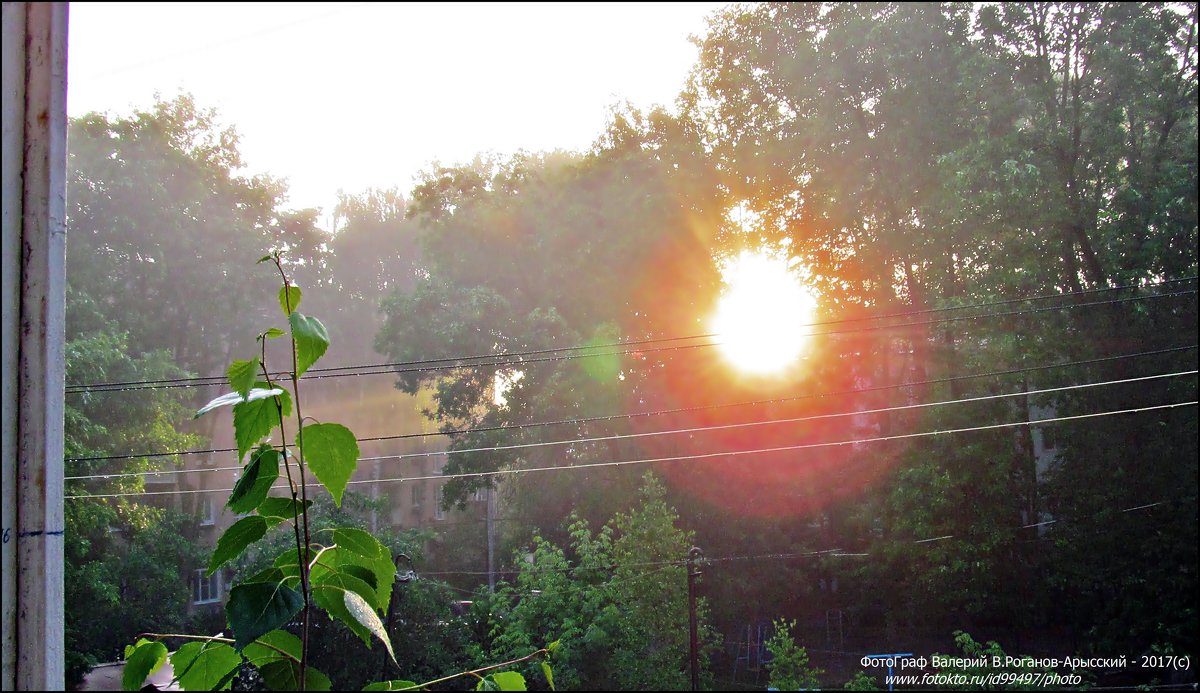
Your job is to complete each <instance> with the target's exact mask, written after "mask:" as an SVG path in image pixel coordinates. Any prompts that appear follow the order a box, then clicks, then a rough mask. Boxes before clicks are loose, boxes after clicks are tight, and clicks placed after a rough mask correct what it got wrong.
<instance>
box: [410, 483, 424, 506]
mask: <svg viewBox="0 0 1200 693" xmlns="http://www.w3.org/2000/svg"><path fill="white" fill-rule="evenodd" d="M423 500H425V487H424V486H422V485H421V483H420V482H418V483H415V484H413V487H412V507H413V508H414V509H416V508H420V507H421V501H423Z"/></svg>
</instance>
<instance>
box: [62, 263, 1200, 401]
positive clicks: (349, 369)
mask: <svg viewBox="0 0 1200 693" xmlns="http://www.w3.org/2000/svg"><path fill="white" fill-rule="evenodd" d="M1192 279H1194V277H1191V278H1184V279H1175V280H1170V281H1167V282H1163V283H1161V284H1155V285H1151V286H1153V287H1158V286H1166V285H1168V284H1175V283H1180V282H1186V281H1191V280H1192ZM1130 288H1143V287H1133V286H1123V287H1114V288H1111V289H1092V290H1087V291H1081V292H1071V293H1064V294H1053V295H1043V296H1035V297H1030V298H1024V299H1008V300H1004V301H996V302H991V303H979V304H971V305H965V306H952V307H947V308H931V309H926V310H922V311H911V312H907V313H890V314H884V315H878V316H871V317H863V318H845V319H838V320H827V321H817V322H812V323H804V324H802V325H800V327H823V326H827V325H836V324H844V323H850V322H864V321H878V320H886V319H890V318H905V317H910V316H913V315H921V314H931V313H937V312H947V311H953V310H965V309H970V308H980V307H991V306H996V305H1006V304H1009V303H1014V302H1028V301H1038V300H1046V299H1054V298H1063V297H1068V296H1080V295H1085V294H1092V293H1100V292H1110V291H1118V290H1123V289H1130ZM1195 293H1196V290H1195V289H1190V290H1184V291H1174V292H1168V293H1161V294H1148V295H1143V296H1128V297H1125V298H1117V299H1109V300H1105V301H1091V302H1083V303H1070V304H1063V305H1055V306H1044V307H1040V308H1031V309H1027V310H1019V311H1007V312H1000V313H981V314H975V315H960V316H951V317H947V318H940V319H936V320H924V321H914V322H906V323H901V324H893V325H879V326H873V327H858V328H852V329H846V330H826V331H821V332H813V333H810V334H808V335H805V336H808V337H813V336H822V335H831V334H847V333H855V332H870V331H877V330H894V329H898V328H905V327H920V326H927V325H935V324H943V323H950V322H958V321H963V320H976V319H980V318H996V317H1013V316H1017V315H1029V314H1034V313H1041V312H1046V311H1055V310H1070V309H1075V308H1086V307H1094V306H1100V305H1114V304H1119V303H1126V302H1130V301H1142V300H1149V299H1155V298H1170V297H1173V296H1184V295H1188V294H1195ZM718 336H720V335H718V334H715V333H706V334H698V335H689V336H676V337H662V338H655V339H644V340H638V341H619V342H610V343H606V344H595V345H582V346H579V345H576V346H565V347H556V348H548V349H534V350H528V351H516V352H501V353H498V354H480V355H474V356H451V357H443V358H436V359H424V360H417V361H399V362H392V363H380V364H366V365H354V366H338V367H332V368H314V369H310V370H309V371H307V372H306V373H305V374H304V375H303V376H302V377H301V380H309V379H323V378H336V377H347V376H361V375H386V374H402V373H414V372H427V371H436V370H447V369H453V368H469V367H493V366H494V367H504V366H527V365H530V364H534V363H545V362H554V361H566V360H573V359H577V358H596V357H602V356H620V355H628V354H635V353H637V354H646V353H656V352H663V351H679V350H683V349H696V348H704V347H711V346H719V345H720V344H721V342H706V343H703V344H689V345H676V346H670V347H656V348H646V349H631V350H624V351H605V352H598V353H595V352H588V353H579V354H570V353H566V354H560V355H557V356H550V357H544V358H530V359H526V358H523V357H525V356H536V355H543V354H559V353H560V352H573V351H586V350H598V349H608V348H619V347H629V346H639V345H645V344H657V343H666V342H677V341H686V340H694V339H712V338H714V337H718ZM514 359H515V360H514ZM469 361H475V362H470V363H469ZM379 369H382V370H379ZM285 375H287V372H286V371H279V372H276V373H273V374H272V376H273V377H281V376H285ZM224 382H225V379H224V377H222V376H202V377H190V378H169V379H159V380H138V381H124V382H113V383H91V384H86V385H72V386H69V387H67V388H66V393H67V394H79V393H83V392H125V391H132V390H145V389H170V388H178V387H201V386H207V385H220V384H223V383H224Z"/></svg>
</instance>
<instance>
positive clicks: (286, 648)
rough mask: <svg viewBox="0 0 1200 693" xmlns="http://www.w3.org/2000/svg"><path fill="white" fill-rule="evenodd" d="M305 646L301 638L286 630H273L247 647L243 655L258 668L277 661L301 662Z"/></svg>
mask: <svg viewBox="0 0 1200 693" xmlns="http://www.w3.org/2000/svg"><path fill="white" fill-rule="evenodd" d="M303 650H304V645H303V643H301V642H300V638H298V637H296V636H295V635H292V634H291V633H289V632H287V631H286V630H273V631H271V632H270V633H266V634H264V635H263V636H262V637H260V638H258V639H257V640H255V641H254V642H252V643H250V644H249V645H246V649H244V650H242V654H244V655H245V656H246V659H247V660H248V661H249V662H250V663H251V664H253V665H254V666H256V667H260V668H261V667H263V666H264V665H266V664H269V663H271V662H274V661H276V660H282V661H285V662H299V661H300V658H301V655H302V654H303Z"/></svg>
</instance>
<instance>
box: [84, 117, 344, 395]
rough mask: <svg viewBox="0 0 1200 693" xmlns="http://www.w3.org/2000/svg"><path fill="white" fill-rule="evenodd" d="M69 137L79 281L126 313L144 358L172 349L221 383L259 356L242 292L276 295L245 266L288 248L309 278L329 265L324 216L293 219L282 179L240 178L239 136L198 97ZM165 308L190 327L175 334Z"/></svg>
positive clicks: (105, 120)
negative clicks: (245, 359)
mask: <svg viewBox="0 0 1200 693" xmlns="http://www.w3.org/2000/svg"><path fill="white" fill-rule="evenodd" d="M68 138H69V142H68V144H69V147H68V151H69V161H68V179H67V200H68V205H69V206H68V210H67V224H68V227H69V229H70V233H71V240H70V244H69V250H68V259H67V276H68V277H69V283H70V284H71V286H73V287H75V288H76V289H77V290H79V291H82V292H84V293H86V294H88V296H90V297H91V300H93V301H94V302H95V303H96V304H97V305H99V306H103V311H104V312H106V313H109V314H110V317H111V314H113V313H119V315H120V322H121V325H122V328H123V329H125V330H127V331H128V332H129V333H130V336H131V344H132V345H133V347H134V349H135V350H136V351H137V352H138V353H145V352H152V351H157V350H162V349H165V350H167V351H168V352H169V353H170V354H171V356H172V358H173V359H174V361H175V363H176V364H178V365H180V366H181V367H183V368H185V369H187V370H190V371H193V372H198V373H201V374H210V373H215V372H217V369H218V368H219V367H221V366H222V365H223V363H224V362H225V360H227V359H226V358H225V357H226V356H227V355H228V354H232V353H235V351H237V349H236V347H240V348H242V349H249V348H250V344H249V343H247V342H246V341H245V339H246V338H245V337H244V335H247V334H252V332H251V330H250V327H249V326H250V325H251V324H253V321H254V320H256V319H258V318H261V317H263V316H262V315H261V314H260V313H259V312H255V311H253V310H247V309H246V308H245V307H244V306H242V305H241V304H240V303H239V298H238V297H239V292H238V291H237V290H236V288H235V287H238V286H240V287H245V286H246V284H245V282H250V286H252V287H257V288H260V289H262V290H264V291H265V290H266V288H267V286H268V284H266V283H264V280H263V278H261V277H248V276H246V273H245V271H244V270H243V269H242V265H241V263H242V262H243V261H244V258H246V257H258V256H260V255H262V254H263V253H265V252H267V251H269V250H271V249H273V248H284V247H287V248H288V249H289V253H288V257H289V258H290V260H291V261H292V262H294V263H295V264H297V265H299V266H300V267H303V268H306V271H312V270H313V269H314V268H319V267H320V266H321V264H322V257H321V256H322V252H323V251H322V249H321V247H320V246H321V242H322V241H321V236H322V234H320V233H319V232H318V231H316V229H315V226H314V224H315V214H314V213H312V212H284V211H281V209H280V206H281V205H282V203H283V201H284V199H285V197H286V189H285V187H284V186H283V185H282V184H281V183H279V182H278V181H275V180H272V179H270V178H267V177H263V176H258V177H254V178H250V179H247V178H243V177H241V176H239V175H238V174H237V171H238V170H239V169H240V168H241V167H242V161H241V155H240V153H239V152H238V149H237V144H238V136H237V133H236V132H235V131H234V130H233V129H232V128H225V129H219V126H218V125H217V115H216V113H215V112H214V111H212V110H204V109H201V108H199V107H198V106H196V104H195V102H194V101H193V99H192V98H191V97H190V96H179V97H177V98H176V99H174V100H173V101H158V102H156V103H155V104H154V106H153V107H151V109H150V110H147V111H137V112H135V113H134V114H133V115H132V116H129V117H125V118H109V117H108V116H105V115H101V114H96V113H92V114H88V115H85V116H83V117H80V118H75V119H72V121H71V123H70V127H69V131H68ZM195 306H204V307H205V309H204V310H194V309H193V307H195ZM165 310H170V311H172V314H178V315H179V316H180V319H181V324H177V325H172V328H171V329H169V330H168V329H163V327H162V323H161V319H160V316H162V315H163V313H164V311H165ZM222 315H227V316H230V317H229V318H228V319H222V318H220V317H219V316H222ZM214 346H216V348H214Z"/></svg>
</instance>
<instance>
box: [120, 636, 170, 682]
mask: <svg viewBox="0 0 1200 693" xmlns="http://www.w3.org/2000/svg"><path fill="white" fill-rule="evenodd" d="M166 661H167V646H166V645H164V644H162V643H161V642H150V641H149V640H139V641H138V645H137V648H136V649H134V651H133V653H132V654H129V655H127V656H126V657H125V671H124V673H122V674H121V688H123V689H124V690H127V691H136V690H140V689H141V687H142V684H144V683H145V682H146V677H147V676H149V675H150V674H152V673H154V672H155V671H158V668H159V667H161V666H162V665H163V663H164V662H166Z"/></svg>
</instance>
